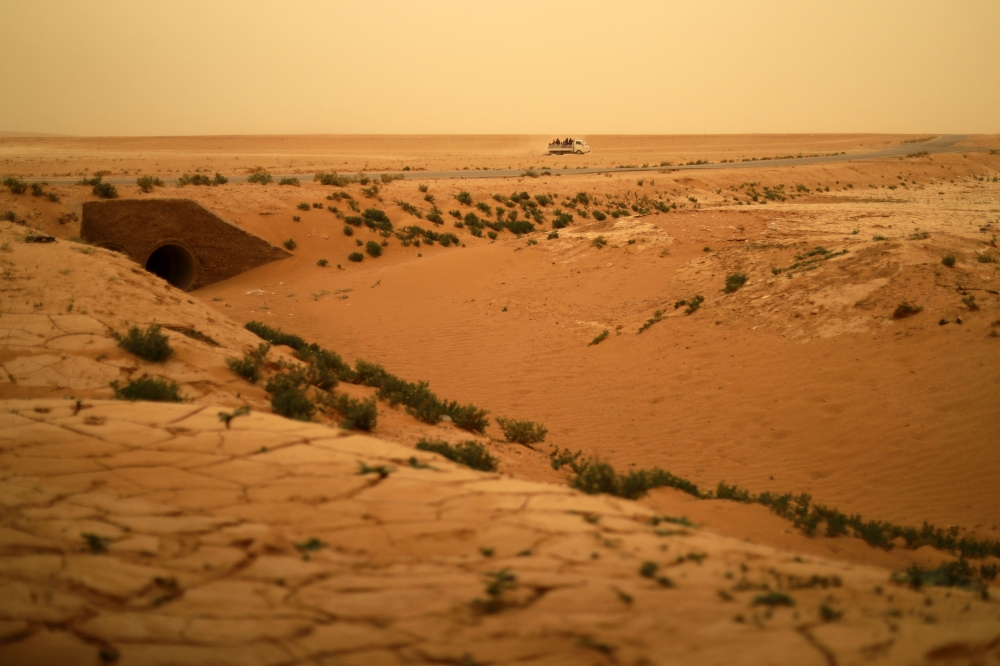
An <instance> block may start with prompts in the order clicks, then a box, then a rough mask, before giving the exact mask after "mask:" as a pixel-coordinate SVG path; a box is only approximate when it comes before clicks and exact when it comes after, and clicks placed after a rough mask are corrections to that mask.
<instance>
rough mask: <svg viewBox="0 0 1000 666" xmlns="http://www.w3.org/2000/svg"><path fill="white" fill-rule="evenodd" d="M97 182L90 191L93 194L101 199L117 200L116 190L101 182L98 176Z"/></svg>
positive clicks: (110, 185)
mask: <svg viewBox="0 0 1000 666" xmlns="http://www.w3.org/2000/svg"><path fill="white" fill-rule="evenodd" d="M97 181H98V182H96V183H94V186H93V188H92V190H91V191H92V192H93V193H94V194H96V195H97V196H99V197H100V198H102V199H117V198H118V189H117V188H116V187H115V186H114V185H112V184H111V183H105V182H102V181H101V178H100V176H98V177H97Z"/></svg>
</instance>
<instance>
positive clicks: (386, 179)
mask: <svg viewBox="0 0 1000 666" xmlns="http://www.w3.org/2000/svg"><path fill="white" fill-rule="evenodd" d="M404 178H406V176H404V175H403V174H401V173H383V174H382V175H380V176H379V180H381V181H382V184H383V185H388V184H389V183H391V182H392V181H394V180H403V179H404Z"/></svg>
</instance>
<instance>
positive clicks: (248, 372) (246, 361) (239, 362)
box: [226, 342, 271, 384]
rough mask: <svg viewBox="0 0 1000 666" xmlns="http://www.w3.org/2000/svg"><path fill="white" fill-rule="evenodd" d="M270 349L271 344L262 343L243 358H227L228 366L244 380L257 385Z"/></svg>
mask: <svg viewBox="0 0 1000 666" xmlns="http://www.w3.org/2000/svg"><path fill="white" fill-rule="evenodd" d="M270 349H271V345H270V344H269V343H267V342H262V343H260V344H259V345H258V346H257V348H256V349H254V350H253V351H252V352H250V353H249V354H244V355H243V358H227V359H226V365H228V366H229V369H230V370H232V371H233V372H235V373H236V374H238V375H239V376H240V377H242V378H243V379H245V380H247V381H248V382H250V383H251V384H256V383H257V382H259V381H260V378H261V368H263V366H264V359H265V357H266V356H267V352H268V350H270Z"/></svg>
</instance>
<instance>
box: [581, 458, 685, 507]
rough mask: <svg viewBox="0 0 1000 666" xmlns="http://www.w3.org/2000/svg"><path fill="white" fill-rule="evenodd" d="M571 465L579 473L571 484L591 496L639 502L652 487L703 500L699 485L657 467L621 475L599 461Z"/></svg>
mask: <svg viewBox="0 0 1000 666" xmlns="http://www.w3.org/2000/svg"><path fill="white" fill-rule="evenodd" d="M568 464H569V466H570V468H571V469H572V470H573V471H574V472H575V473H576V476H575V477H574V478H572V479H570V482H569V485H570V486H572V487H573V488H576V489H577V490H581V491H583V492H585V493H587V494H590V495H596V494H598V493H607V494H609V495H615V496H617V497H624V498H626V499H639V498H640V497H642V496H643V495H645V494H646V493H648V492H649V491H650V490H652V489H653V488H664V487H670V488H676V489H678V490H681V491H683V492H686V493H688V494H689V495H694V496H695V497H701V493H700V492H699V490H698V486H696V485H695V484H693V483H691V482H690V481H688V480H687V479H682V478H680V477H678V476H674V475H673V474H671V473H670V472H665V471H663V470H662V469H660V468H658V467H654V468H653V469H648V470H647V469H638V470H631V471H629V472H627V473H625V474H619V473H618V472H617V471H615V468H614V467H612V466H611V465H610V464H608V463H606V462H604V461H601V460H599V459H597V458H589V459H587V460H584V461H579V460H577V459H573V460H572V461H571V462H569V463H568Z"/></svg>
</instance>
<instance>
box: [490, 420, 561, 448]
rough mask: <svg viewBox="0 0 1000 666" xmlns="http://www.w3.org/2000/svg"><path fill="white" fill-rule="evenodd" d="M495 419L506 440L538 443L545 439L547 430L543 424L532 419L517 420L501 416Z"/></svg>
mask: <svg viewBox="0 0 1000 666" xmlns="http://www.w3.org/2000/svg"><path fill="white" fill-rule="evenodd" d="M496 420H497V425H498V426H500V429H501V430H503V436H504V437H505V438H506V439H507V441H508V442H517V443H518V444H538V443H540V442H544V441H545V435H546V434H548V432H549V431H548V429H547V428H546V427H545V426H543V425H542V424H540V423H535V422H534V421H517V420H515V419H505V418H503V417H502V416H498V417H497V419H496Z"/></svg>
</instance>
